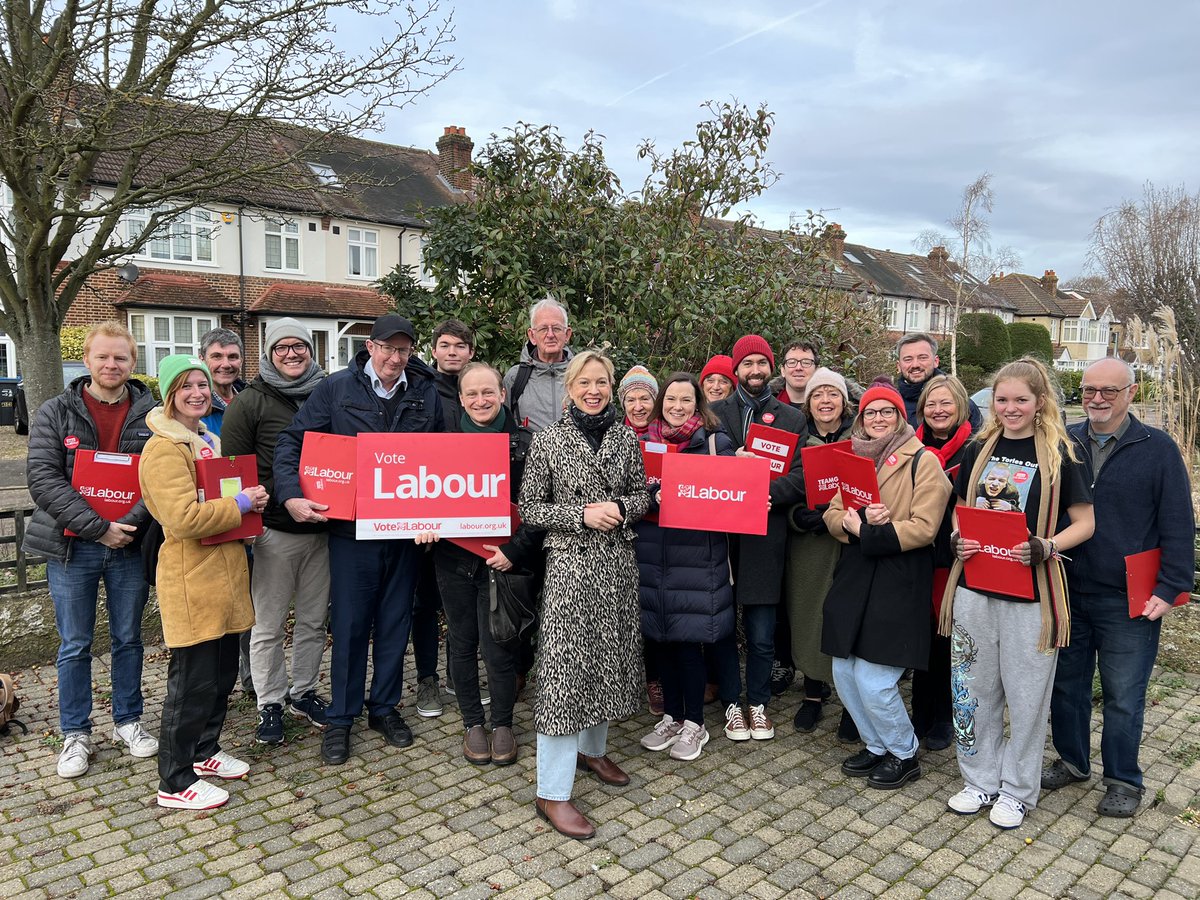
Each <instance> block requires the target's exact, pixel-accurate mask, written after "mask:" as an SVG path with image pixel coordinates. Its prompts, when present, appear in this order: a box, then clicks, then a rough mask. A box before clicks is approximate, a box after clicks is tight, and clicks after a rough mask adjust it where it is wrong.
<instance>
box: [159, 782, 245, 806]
mask: <svg viewBox="0 0 1200 900" xmlns="http://www.w3.org/2000/svg"><path fill="white" fill-rule="evenodd" d="M228 802H229V791H227V790H225V789H224V788H219V787H217V786H216V785H215V784H209V783H208V782H207V781H201V780H199V779H197V780H196V781H194V782H193V783H192V786H191V787H188V788H184V789H183V790H182V791H179V792H178V793H175V794H168V793H167V792H166V791H159V792H158V805H159V806H162V807H165V808H166V809H216V808H217V807H218V806H224V805H225V804H226V803H228Z"/></svg>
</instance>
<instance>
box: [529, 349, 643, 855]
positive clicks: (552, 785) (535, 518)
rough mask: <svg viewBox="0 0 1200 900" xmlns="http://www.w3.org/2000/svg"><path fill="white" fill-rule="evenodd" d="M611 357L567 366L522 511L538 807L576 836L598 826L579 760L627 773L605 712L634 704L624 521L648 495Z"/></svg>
mask: <svg viewBox="0 0 1200 900" xmlns="http://www.w3.org/2000/svg"><path fill="white" fill-rule="evenodd" d="M612 385H613V366H612V363H611V362H610V361H609V360H608V359H607V357H605V356H603V355H601V354H600V353H597V352H595V351H587V352H584V353H580V354H578V355H577V356H575V357H574V358H573V359H572V360H571V363H570V365H569V366H568V367H567V371H566V389H567V394H568V396H569V398H570V401H571V402H570V406H569V407H568V408H567V412H566V414H565V415H564V416H563V418H562V419H560V420H559V421H558V422H556V423H555V424H553V425H551V426H550V427H549V428H547V429H545V430H543V431H541V432H539V433H538V434H536V435H535V436H534V438H533V444H532V445H531V447H530V450H529V456H528V457H527V459H526V463H525V475H524V478H523V480H522V484H521V497H520V510H521V518H522V519H523V520H524V522H525V523H526V524H528V525H531V526H533V527H535V528H544V529H546V540H545V544H544V547H545V550H546V584H545V590H544V595H543V600H542V624H541V635H540V638H539V641H538V646H539V656H538V665H537V690H536V694H535V697H534V712H533V715H534V725H535V726H536V728H537V732H538V736H537V761H538V791H537V796H538V799H537V807H538V812H539V814H540V815H542V816H543V817H544V818H546V819H547V820H548V821H549V822H550V823H551V824H552V825H553V826H554V827H555V828H556V829H558V830H559V831H561V832H563V833H564V834H568V835H570V836H572V837H578V838H584V837H590V836H591V835H592V834H593V833H594V830H593V829H592V827H591V824H590V823H589V822H588V821H587V819H585V818H584V817H583V816H582V815H581V814H580V813H579V811H578V810H577V809H575V807H574V805H573V804H571V802H570V799H571V790H572V787H573V784H574V777H575V767H576V763H577V762H578V764H579V765H580V766H581V767H582V766H586V767H587V768H589V769H591V770H592V771H593V772H595V773H596V774H597V775H598V776H599V777H600V779H601V780H602V781H605V782H606V783H608V784H628V783H629V777H628V776H627V775H625V773H624V772H622V771H621V770H620V769H619V768H618V767H617V766H616V764H615V763H613V762H612V761H611V760H609V759H608V757H607V756H606V755H605V744H606V742H607V737H608V723H609V721H610V720H611V719H621V718H625V717H627V716H630V715H633V714H634V713H636V712H637V711H638V709H639V708H640V700H641V691H642V687H643V684H644V678H643V672H642V637H641V627H640V619H639V602H638V570H637V561H636V559H635V557H634V553H633V544H632V542H633V539H634V534H633V530H632V528H631V527H630V526H631V525H632V524H633V523H634V522H636V521H637V520H638V519H640V518H641V517H642V515H644V514H645V512H646V509H647V507H648V505H649V496H648V495H647V493H646V475H645V471H644V469H643V467H642V456H641V450H640V448H639V446H638V441H637V438H636V436H635V435H634V433H633V431H632V430H630V429H629V428H628V427H626V426H625V425H624V424H622V423H620V422H618V421H616V415H615V410H614V407H613V406H612V393H613V392H612Z"/></svg>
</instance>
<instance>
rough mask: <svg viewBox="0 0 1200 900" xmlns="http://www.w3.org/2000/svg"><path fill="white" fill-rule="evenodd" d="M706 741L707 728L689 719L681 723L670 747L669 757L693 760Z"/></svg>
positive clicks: (685, 760)
mask: <svg viewBox="0 0 1200 900" xmlns="http://www.w3.org/2000/svg"><path fill="white" fill-rule="evenodd" d="M707 743H708V729H707V728H705V727H704V726H703V725H700V724H697V723H696V722H693V721H691V720H690V719H689V720H687V721H685V722H684V723H683V729H682V730H681V731H680V732H679V739H678V740H677V741H675V746H674V747H672V748H671V759H681V760H683V761H684V762H687V761H689V760H693V759H695V758H696V757H698V756H699V755H700V751H701V750H703V749H704V745H705V744H707Z"/></svg>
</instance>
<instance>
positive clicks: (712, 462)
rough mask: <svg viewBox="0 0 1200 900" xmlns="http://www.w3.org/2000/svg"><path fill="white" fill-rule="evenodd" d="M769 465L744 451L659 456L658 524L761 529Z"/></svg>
mask: <svg viewBox="0 0 1200 900" xmlns="http://www.w3.org/2000/svg"><path fill="white" fill-rule="evenodd" d="M770 487H771V466H770V463H769V462H768V461H767V460H765V459H761V458H760V459H751V458H750V457H747V456H709V455H707V454H693V453H675V454H671V455H668V456H667V457H665V458H664V459H663V478H662V506H661V508H660V509H659V512H658V524H659V525H661V526H662V527H663V528H691V529H694V530H696V531H724V532H729V533H731V534H766V533H767V499H768V497H769V496H770Z"/></svg>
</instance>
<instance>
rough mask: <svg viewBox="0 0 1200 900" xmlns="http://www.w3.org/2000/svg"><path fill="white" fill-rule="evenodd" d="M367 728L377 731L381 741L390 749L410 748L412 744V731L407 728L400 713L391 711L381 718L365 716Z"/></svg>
mask: <svg viewBox="0 0 1200 900" xmlns="http://www.w3.org/2000/svg"><path fill="white" fill-rule="evenodd" d="M367 726H368V727H369V728H370V729H371V730H372V731H378V732H379V733H380V734H382V735H383V739H384V740H385V741H387V742H388V745H389V746H392V747H411V746H412V742H413V733H412V729H411V728H409V727H408V726H407V725H406V724H405V723H404V720H403V719H402V718H400V713H398V712H396V711H395V710H393V711H392V712H388V713H384V714H383V715H382V716H367Z"/></svg>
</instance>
